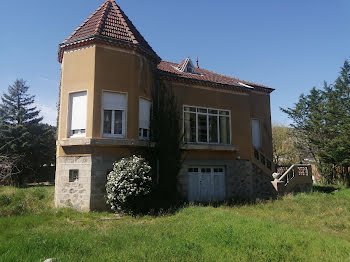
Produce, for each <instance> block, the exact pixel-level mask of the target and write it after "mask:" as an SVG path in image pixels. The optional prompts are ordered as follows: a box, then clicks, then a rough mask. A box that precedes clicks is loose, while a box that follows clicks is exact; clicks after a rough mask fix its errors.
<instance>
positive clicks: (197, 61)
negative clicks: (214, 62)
mask: <svg viewBox="0 0 350 262" xmlns="http://www.w3.org/2000/svg"><path fill="white" fill-rule="evenodd" d="M196 63H197V68H199V60H198V56H197V60H196Z"/></svg>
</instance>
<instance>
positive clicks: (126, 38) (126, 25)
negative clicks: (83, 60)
mask: <svg viewBox="0 0 350 262" xmlns="http://www.w3.org/2000/svg"><path fill="white" fill-rule="evenodd" d="M97 39H104V41H108V42H109V43H110V44H116V45H120V44H121V45H125V44H128V46H129V47H128V48H136V50H139V51H140V52H142V53H144V54H146V55H147V56H150V57H151V58H152V59H154V61H157V63H159V61H160V60H161V59H160V57H159V56H158V55H157V53H156V52H155V51H154V50H153V48H152V47H151V46H150V45H149V44H148V42H147V41H146V40H145V38H144V37H143V36H142V35H141V33H140V32H139V31H138V30H137V28H136V27H135V26H134V24H133V23H132V22H131V20H130V19H129V18H128V16H127V15H126V14H125V13H124V11H123V10H122V9H121V8H120V7H119V6H118V5H117V3H116V2H115V1H114V0H106V1H105V2H104V3H102V4H101V5H100V6H99V7H98V8H97V9H96V10H95V11H94V12H93V13H92V14H91V15H90V16H89V17H88V18H87V19H86V20H85V21H84V22H83V23H82V24H81V25H80V26H79V27H78V28H77V29H76V30H75V31H74V32H73V33H72V34H71V35H70V36H69V37H68V38H67V39H66V40H65V41H63V42H62V43H61V44H60V49H59V60H60V61H61V59H62V52H63V50H67V49H69V48H72V46H75V45H77V44H78V43H79V45H84V43H85V44H88V42H91V41H96V40H97ZM81 41H84V42H83V43H82V42H81Z"/></svg>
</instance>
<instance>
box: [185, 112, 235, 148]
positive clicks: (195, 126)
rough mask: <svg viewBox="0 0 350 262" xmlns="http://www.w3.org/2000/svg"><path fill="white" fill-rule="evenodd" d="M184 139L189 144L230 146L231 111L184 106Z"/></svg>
mask: <svg viewBox="0 0 350 262" xmlns="http://www.w3.org/2000/svg"><path fill="white" fill-rule="evenodd" d="M184 139H185V142H187V143H211V144H230V143H231V120H230V111H228V110H218V109H209V108H202V107H192V106H184Z"/></svg>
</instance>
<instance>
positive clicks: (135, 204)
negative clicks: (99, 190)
mask: <svg viewBox="0 0 350 262" xmlns="http://www.w3.org/2000/svg"><path fill="white" fill-rule="evenodd" d="M151 189H152V178H151V167H150V166H149V165H148V163H147V162H146V161H145V160H144V159H143V158H141V157H137V156H132V157H129V158H123V159H121V160H120V161H118V162H116V163H114V164H113V171H111V172H110V173H109V174H108V176H107V184H106V191H107V196H106V198H107V204H109V205H110V206H111V208H112V210H113V211H115V212H124V213H127V214H134V213H135V212H137V211H139V209H140V207H141V206H142V202H143V200H144V198H145V197H146V196H147V195H148V194H149V193H151Z"/></svg>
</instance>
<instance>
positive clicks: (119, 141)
mask: <svg viewBox="0 0 350 262" xmlns="http://www.w3.org/2000/svg"><path fill="white" fill-rule="evenodd" d="M56 144H57V145H58V146H62V147H69V146H125V147H127V146H139V147H147V146H148V145H149V142H148V141H140V140H135V139H123V138H80V139H79V138H75V139H64V140H59V141H57V142H56Z"/></svg>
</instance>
